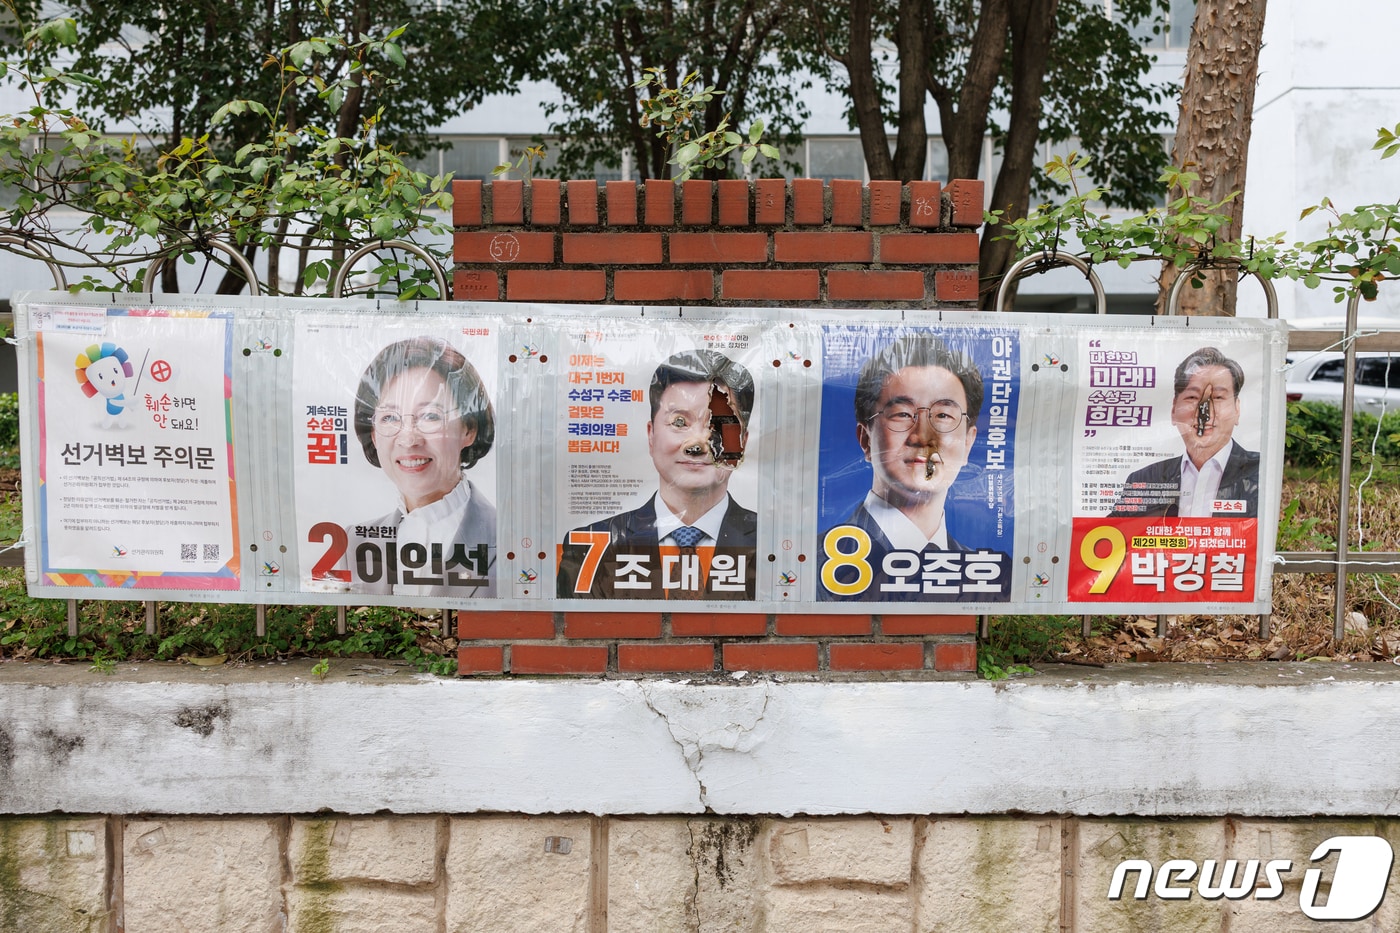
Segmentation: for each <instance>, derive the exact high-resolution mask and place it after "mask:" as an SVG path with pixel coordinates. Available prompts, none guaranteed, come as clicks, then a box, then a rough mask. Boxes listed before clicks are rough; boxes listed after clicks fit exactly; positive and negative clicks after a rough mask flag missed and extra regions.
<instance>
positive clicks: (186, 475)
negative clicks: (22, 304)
mask: <svg viewBox="0 0 1400 933" xmlns="http://www.w3.org/2000/svg"><path fill="white" fill-rule="evenodd" d="M232 321H233V314H232V313H231V312H228V311H211V312H204V311H199V312H193V311H192V312H185V313H182V312H178V311H143V310H137V309H131V310H126V309H108V308H104V307H100V306H89V307H82V306H73V307H62V306H57V307H55V306H49V307H45V308H41V309H38V310H36V312H35V313H34V315H33V317H32V318H31V320H30V329H31V330H32V331H34V332H35V334H36V347H37V363H38V371H37V375H38V379H37V386H36V388H37V406H38V428H39V480H40V482H39V485H38V489H39V512H40V522H41V524H42V526H43V528H44V530H45V534H44V536H43V539H42V540H43V546H42V548H41V551H40V571H41V574H42V578H43V580H44V581H45V582H46V583H47V584H49V585H52V586H71V587H100V588H101V587H106V588H123V587H126V588H134V589H161V588H187V589H197V590H236V589H238V587H239V585H240V584H239V580H240V577H239V545H238V522H237V514H238V513H237V508H236V496H235V489H234V477H233V431H232V423H231V421H230V415H229V411H230V404H231V389H230V386H231V380H230V365H231V352H232V344H231V333H230V331H231V327H232Z"/></svg>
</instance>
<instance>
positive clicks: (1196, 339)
mask: <svg viewBox="0 0 1400 933" xmlns="http://www.w3.org/2000/svg"><path fill="white" fill-rule="evenodd" d="M1079 340H1080V341H1081V348H1080V352H1081V353H1082V354H1083V358H1084V359H1085V360H1087V364H1088V365H1087V367H1086V373H1087V379H1086V380H1085V381H1084V382H1082V383H1081V386H1080V392H1079V397H1078V399H1077V403H1076V407H1075V416H1076V420H1077V421H1078V422H1079V423H1078V424H1076V425H1075V441H1074V448H1073V466H1074V476H1075V483H1074V493H1073V502H1074V531H1073V537H1072V544H1071V549H1070V578H1069V598H1070V600H1071V601H1077V602H1086V603H1095V602H1119V603H1121V602H1132V603H1154V602H1159V603H1160V602H1171V603H1181V602H1211V603H1220V602H1224V603H1229V602H1240V603H1248V602H1252V601H1253V600H1254V598H1255V578H1256V573H1257V570H1258V560H1257V558H1258V554H1257V548H1258V544H1259V518H1260V495H1259V491H1260V454H1259V451H1260V440H1261V431H1260V425H1261V419H1262V416H1263V413H1264V408H1265V404H1264V399H1265V392H1266V389H1267V386H1266V381H1267V379H1266V378H1265V377H1264V373H1265V372H1266V371H1267V367H1266V365H1265V359H1264V356H1265V350H1266V347H1265V344H1264V343H1263V342H1262V341H1260V339H1259V337H1258V335H1257V334H1248V335H1246V334H1243V333H1233V334H1232V333H1231V332H1229V331H1228V330H1214V331H1203V332H1198V333H1190V332H1183V331H1177V332H1173V333H1159V334H1153V335H1144V334H1143V333H1141V332H1140V331H1138V332H1134V333H1123V332H1117V331H1106V332H1104V333H1103V334H1101V335H1089V334H1084V335H1082V336H1080V337H1079Z"/></svg>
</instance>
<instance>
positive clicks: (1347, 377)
mask: <svg viewBox="0 0 1400 933" xmlns="http://www.w3.org/2000/svg"><path fill="white" fill-rule="evenodd" d="M1360 308H1361V292H1360V291H1355V292H1352V293H1351V300H1350V301H1348V302H1347V329H1346V333H1345V334H1344V335H1343V339H1344V340H1345V341H1346V373H1345V374H1344V375H1343V376H1342V476H1341V480H1340V484H1339V485H1340V492H1339V493H1338V495H1337V592H1336V602H1335V604H1334V606H1333V610H1332V639H1333V641H1341V640H1342V636H1343V635H1345V634H1346V613H1347V535H1348V533H1349V531H1350V529H1349V528H1348V527H1347V526H1348V525H1349V524H1350V523H1351V419H1352V413H1353V409H1354V408H1355V400H1354V399H1353V398H1352V395H1353V394H1354V393H1355V391H1356V319H1357V316H1358V314H1359V313H1360Z"/></svg>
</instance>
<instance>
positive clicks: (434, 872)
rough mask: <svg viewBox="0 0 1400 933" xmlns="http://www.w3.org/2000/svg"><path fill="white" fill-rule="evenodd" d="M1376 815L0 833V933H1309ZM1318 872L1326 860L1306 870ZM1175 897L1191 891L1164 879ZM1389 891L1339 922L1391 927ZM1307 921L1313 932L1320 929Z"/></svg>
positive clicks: (199, 825)
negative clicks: (1259, 863) (1335, 860)
mask: <svg viewBox="0 0 1400 933" xmlns="http://www.w3.org/2000/svg"><path fill="white" fill-rule="evenodd" d="M1338 835H1353V836H1357V835H1359V836H1379V837H1381V838H1383V839H1386V840H1387V841H1388V842H1389V843H1390V844H1391V845H1392V847H1393V846H1395V845H1396V844H1400V823H1397V822H1396V821H1392V820H1379V821H1378V820H1349V821H1340V820H1305V819H1299V820H1240V819H1233V818H1230V819H1197V820H1151V819H1140V818H1130V819H1080V818H1062V817H1055V816H1019V817H937V818H933V817H908V816H904V817H890V816H862V817H832V818H804V819H781V818H758V817H713V816H701V817H686V816H675V817H645V818H621V817H619V818H600V817H587V816H547V817H540V816H529V815H520V814H497V815H492V816H471V817H463V816H447V815H439V816H431V817H425V816H411V817H396V816H376V817H345V816H339V815H336V816H330V815H326V816H316V817H283V816H259V817H236V818H223V819H209V818H191V817H165V818H162V817H143V818H140V819H137V818H128V817H110V818H100V817H98V818H93V817H84V818H75V817H66V816H47V817H38V818H12V819H0V929H5V930H23V931H25V933H30V931H39V933H48V931H54V933H59V931H73V930H78V931H83V933H116V931H118V930H121V931H124V933H147V931H156V933H163V931H168V930H219V931H226V930H234V931H249V933H348V931H357V933H365V931H367V933H416V931H424V933H467V931H471V933H478V931H479V933H496V931H499V933H521V931H530V930H541V931H546V930H547V931H551V933H556V931H570V930H572V931H577V933H649V931H667V933H720V931H725V933H810V931H813V930H841V931H843V933H864V931H871V933H887V931H892V930H899V931H911V933H941V931H949V933H952V931H972V930H976V931H981V930H1017V931H1028V933H1036V931H1044V933H1056V931H1058V933H1075V931H1106V930H1126V929H1132V930H1163V931H1185V930H1202V931H1212V933H1214V931H1219V930H1222V929H1228V930H1230V931H1232V933H1238V931H1249V930H1261V931H1262V930H1269V931H1280V930H1282V931H1290V930H1298V931H1302V930H1308V929H1318V928H1319V927H1317V925H1316V923H1315V922H1314V921H1312V920H1309V919H1308V918H1307V917H1306V916H1305V915H1304V914H1303V912H1302V910H1301V908H1300V881H1301V879H1302V876H1303V869H1304V868H1305V867H1306V866H1308V865H1309V864H1310V861H1309V859H1310V856H1311V852H1312V850H1313V848H1314V847H1315V846H1316V845H1317V844H1318V843H1319V842H1321V841H1322V840H1324V839H1327V838H1330V837H1332V836H1338ZM1130 858H1142V859H1147V860H1148V861H1150V862H1151V863H1152V864H1153V865H1154V866H1160V865H1161V864H1162V863H1163V862H1165V861H1166V860H1168V859H1172V858H1194V859H1195V860H1197V861H1203V860H1205V859H1207V858H1215V859H1238V860H1241V861H1243V860H1245V859H1249V858H1270V859H1289V860H1291V861H1292V863H1293V865H1294V866H1295V868H1294V869H1293V870H1292V871H1291V872H1287V873H1286V874H1285V876H1284V894H1283V896H1282V897H1280V898H1278V899H1275V900H1262V899H1257V898H1255V897H1254V896H1252V895H1253V893H1254V889H1251V892H1250V895H1251V896H1245V897H1240V898H1235V899H1229V898H1216V899H1205V898H1202V897H1199V896H1195V892H1193V896H1191V897H1189V898H1184V899H1180V900H1168V899H1162V898H1157V897H1148V898H1147V899H1144V900H1140V901H1139V900H1134V899H1133V898H1132V897H1130V896H1129V897H1123V898H1120V899H1118V900H1111V899H1110V898H1109V897H1108V889H1109V886H1110V880H1111V878H1112V876H1113V872H1114V869H1115V867H1116V866H1117V865H1118V864H1119V863H1120V862H1121V861H1123V860H1125V859H1130ZM1325 870H1326V871H1327V872H1328V873H1329V880H1331V874H1330V873H1331V872H1333V871H1335V870H1337V869H1336V866H1335V864H1334V865H1332V866H1330V867H1327V868H1325ZM1178 886H1179V887H1186V888H1189V887H1191V885H1190V883H1189V882H1188V883H1186V884H1184V885H1178ZM1397 886H1400V879H1397V878H1395V877H1393V876H1392V877H1391V878H1390V881H1389V889H1388V895H1389V896H1388V897H1387V898H1386V899H1385V901H1383V902H1382V904H1381V906H1380V908H1379V909H1378V910H1377V911H1376V912H1375V913H1374V914H1372V915H1371V916H1370V917H1367V918H1365V919H1363V920H1362V921H1360V922H1358V923H1355V924H1348V926H1347V928H1348V929H1351V930H1355V931H1358V933H1359V931H1380V930H1394V929H1396V928H1397V923H1400V893H1398V892H1396V891H1395V890H1394V889H1395V888H1396V887H1397ZM1323 928H1325V925H1324V927H1323Z"/></svg>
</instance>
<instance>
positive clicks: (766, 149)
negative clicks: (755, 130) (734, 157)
mask: <svg viewBox="0 0 1400 933" xmlns="http://www.w3.org/2000/svg"><path fill="white" fill-rule="evenodd" d="M758 151H759V152H761V153H763V154H764V155H765V156H766V157H768V158H770V159H776V158H777V157H778V155H779V153H778V147H777V146H770V145H768V144H767V143H759V144H758Z"/></svg>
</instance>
